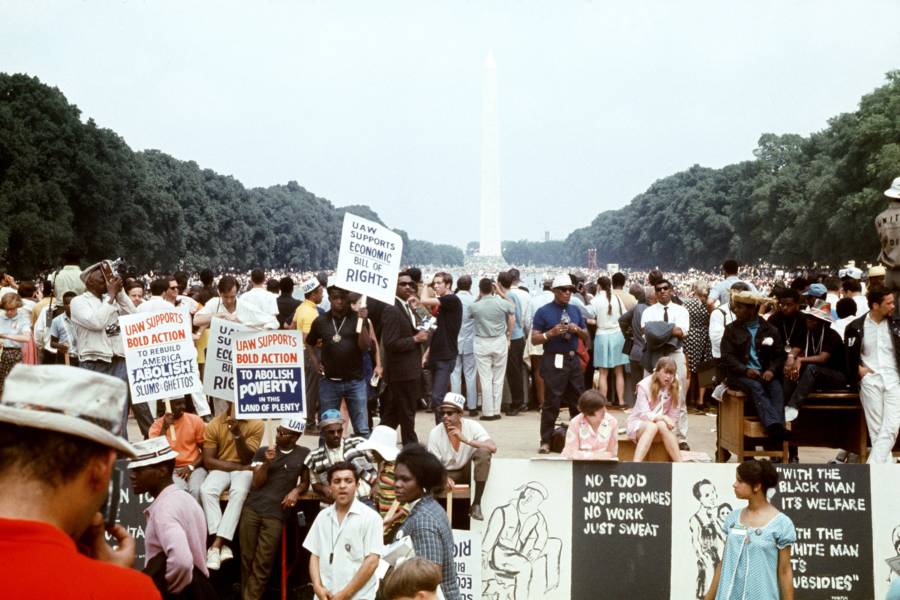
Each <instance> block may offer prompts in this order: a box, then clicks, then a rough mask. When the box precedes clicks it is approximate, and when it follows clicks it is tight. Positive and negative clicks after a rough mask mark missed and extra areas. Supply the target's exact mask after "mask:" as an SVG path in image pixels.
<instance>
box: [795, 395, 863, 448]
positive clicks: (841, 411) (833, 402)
mask: <svg viewBox="0 0 900 600" xmlns="http://www.w3.org/2000/svg"><path fill="white" fill-rule="evenodd" d="M791 426H792V427H791V432H792V437H791V444H795V445H797V446H813V447H819V448H843V449H844V450H847V451H849V452H855V453H856V454H858V455H859V462H861V463H864V462H866V456H867V454H868V452H867V448H866V441H867V436H868V432H867V430H866V415H865V412H864V411H863V408H862V404H860V401H859V394H857V393H856V392H844V391H842V392H813V393H812V394H810V395H809V396H808V397H807V399H806V401H805V402H804V403H803V406H801V407H800V413H799V414H798V416H797V418H796V419H795V420H794V421H793V422H792V423H791Z"/></svg>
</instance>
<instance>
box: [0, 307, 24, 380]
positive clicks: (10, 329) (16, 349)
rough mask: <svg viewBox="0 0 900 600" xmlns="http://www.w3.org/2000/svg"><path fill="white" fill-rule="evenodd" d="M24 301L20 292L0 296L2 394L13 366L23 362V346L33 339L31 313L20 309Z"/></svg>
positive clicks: (0, 375)
mask: <svg viewBox="0 0 900 600" xmlns="http://www.w3.org/2000/svg"><path fill="white" fill-rule="evenodd" d="M22 305H23V302H22V298H21V297H20V296H19V294H17V293H15V292H7V293H5V294H3V297H2V298H0V311H2V312H0V342H2V343H3V351H2V354H0V394H2V393H3V383H4V382H5V381H6V376H7V375H9V372H10V371H12V369H13V367H14V366H16V365H17V364H18V363H20V362H22V347H23V346H24V345H25V344H27V343H28V342H29V341H30V340H31V315H30V314H26V313H24V312H21V311H19V309H20V308H22Z"/></svg>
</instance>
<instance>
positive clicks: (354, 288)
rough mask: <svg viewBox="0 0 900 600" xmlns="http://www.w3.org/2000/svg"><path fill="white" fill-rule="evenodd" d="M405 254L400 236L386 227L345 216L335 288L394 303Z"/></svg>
mask: <svg viewBox="0 0 900 600" xmlns="http://www.w3.org/2000/svg"><path fill="white" fill-rule="evenodd" d="M402 254H403V240H402V239H401V238H400V236H399V235H397V234H396V233H394V232H393V231H391V230H390V229H388V228H387V227H385V226H384V225H379V224H378V223H375V222H373V221H369V220H367V219H363V218H362V217H357V216H356V215H352V214H350V213H344V228H343V230H342V232H341V247H340V252H339V254H338V265H337V270H336V271H335V273H334V285H336V286H338V287H340V288H343V289H345V290H350V291H351V292H358V293H360V294H363V295H364V296H371V297H372V298H376V299H378V300H381V301H382V302H386V303H387V304H393V303H394V294H395V291H396V288H397V273H398V272H399V271H400V258H401V255H402Z"/></svg>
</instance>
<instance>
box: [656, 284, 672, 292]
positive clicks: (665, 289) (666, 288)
mask: <svg viewBox="0 0 900 600" xmlns="http://www.w3.org/2000/svg"><path fill="white" fill-rule="evenodd" d="M671 289H672V288H670V287H669V286H667V285H661V286H659V287H658V288H656V291H657V292H667V291H669V290H671Z"/></svg>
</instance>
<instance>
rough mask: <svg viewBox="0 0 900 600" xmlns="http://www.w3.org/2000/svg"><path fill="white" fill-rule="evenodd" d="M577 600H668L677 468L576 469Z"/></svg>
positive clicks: (584, 464) (581, 464) (579, 465)
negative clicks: (625, 599) (582, 599)
mask: <svg viewBox="0 0 900 600" xmlns="http://www.w3.org/2000/svg"><path fill="white" fill-rule="evenodd" d="M572 478H573V480H574V481H573V486H572V588H571V589H572V598H584V599H588V598H590V599H596V598H668V597H669V577H668V574H669V571H670V568H671V551H672V492H671V490H672V465H670V464H666V463H604V462H589V461H577V462H575V463H573V465H572Z"/></svg>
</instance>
